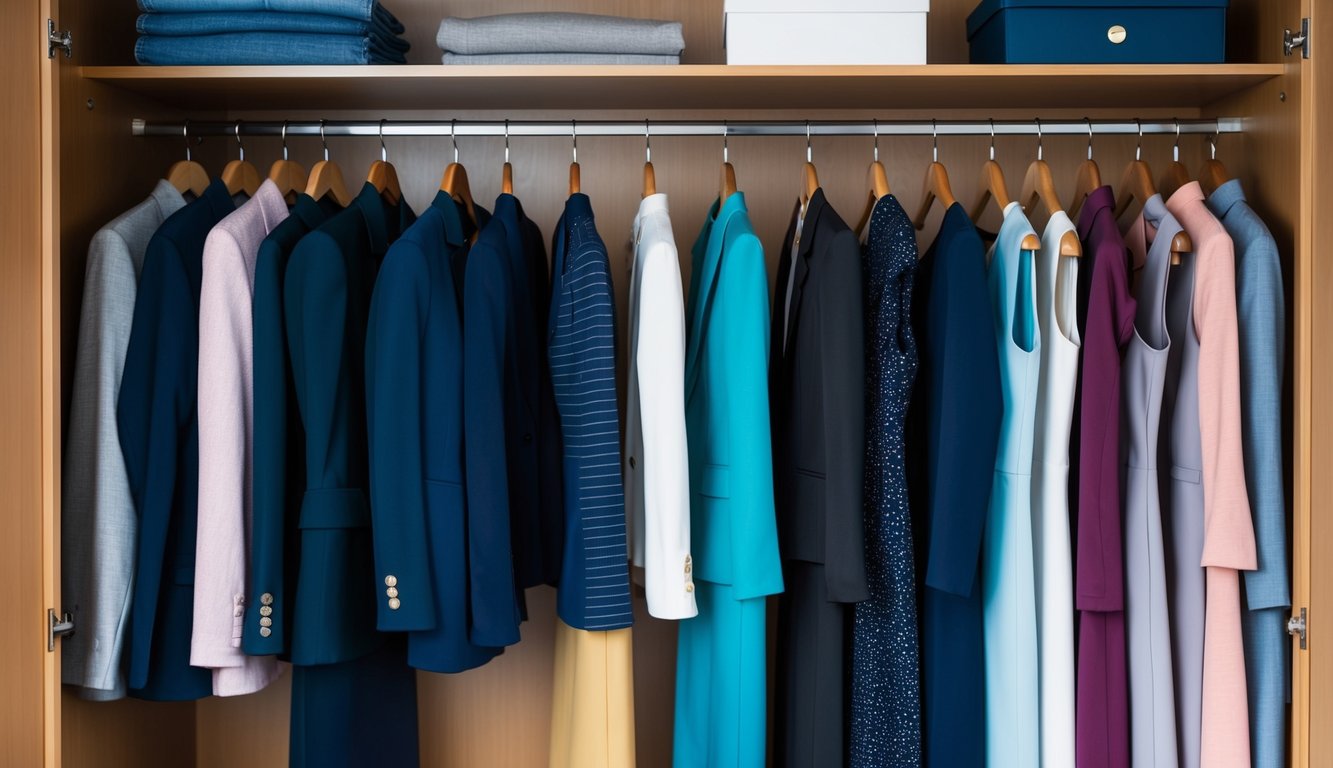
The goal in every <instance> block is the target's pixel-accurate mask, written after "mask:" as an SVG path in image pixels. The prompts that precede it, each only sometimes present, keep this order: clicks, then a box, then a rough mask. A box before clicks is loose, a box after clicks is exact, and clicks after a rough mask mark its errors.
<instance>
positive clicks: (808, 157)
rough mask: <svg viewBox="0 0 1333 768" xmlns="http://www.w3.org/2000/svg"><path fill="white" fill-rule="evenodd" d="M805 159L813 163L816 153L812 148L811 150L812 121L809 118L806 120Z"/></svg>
mask: <svg viewBox="0 0 1333 768" xmlns="http://www.w3.org/2000/svg"><path fill="white" fill-rule="evenodd" d="M805 161H806V162H807V163H813V162H814V154H813V153H812V152H811V150H810V121H809V120H806V121H805Z"/></svg>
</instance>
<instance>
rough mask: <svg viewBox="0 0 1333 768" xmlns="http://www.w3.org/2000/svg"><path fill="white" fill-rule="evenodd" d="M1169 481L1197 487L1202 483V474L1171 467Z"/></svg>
mask: <svg viewBox="0 0 1333 768" xmlns="http://www.w3.org/2000/svg"><path fill="white" fill-rule="evenodd" d="M1171 479H1172V480H1180V481H1181V482H1185V483H1190V484H1192V485H1198V484H1199V483H1202V482H1203V472H1201V471H1200V470H1197V469H1187V468H1185V467H1176V466H1173V467H1171Z"/></svg>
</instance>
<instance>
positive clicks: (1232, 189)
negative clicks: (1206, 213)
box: [1208, 179, 1246, 219]
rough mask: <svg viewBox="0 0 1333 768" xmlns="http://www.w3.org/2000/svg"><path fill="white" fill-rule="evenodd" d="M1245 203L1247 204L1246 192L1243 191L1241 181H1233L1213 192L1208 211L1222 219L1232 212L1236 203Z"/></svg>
mask: <svg viewBox="0 0 1333 768" xmlns="http://www.w3.org/2000/svg"><path fill="white" fill-rule="evenodd" d="M1243 202H1246V200H1245V191H1244V190H1243V189H1241V186H1240V179H1232V180H1231V181H1228V182H1226V183H1225V184H1223V185H1222V186H1220V187H1218V188H1217V189H1215V190H1213V194H1211V195H1209V197H1208V210H1210V211H1212V212H1213V215H1214V216H1216V217H1217V218H1219V219H1221V218H1225V217H1226V215H1227V214H1228V213H1230V212H1231V209H1232V208H1234V207H1235V205H1236V203H1243Z"/></svg>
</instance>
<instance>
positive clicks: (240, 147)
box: [236, 120, 245, 162]
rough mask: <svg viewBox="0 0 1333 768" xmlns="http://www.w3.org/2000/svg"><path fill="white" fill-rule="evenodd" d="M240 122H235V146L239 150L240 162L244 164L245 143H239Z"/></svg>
mask: <svg viewBox="0 0 1333 768" xmlns="http://www.w3.org/2000/svg"><path fill="white" fill-rule="evenodd" d="M241 122H242V121H241V120H237V121H236V146H237V147H238V148H239V149H240V153H241V162H245V143H244V142H242V141H241Z"/></svg>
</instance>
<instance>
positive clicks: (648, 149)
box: [643, 120, 657, 197]
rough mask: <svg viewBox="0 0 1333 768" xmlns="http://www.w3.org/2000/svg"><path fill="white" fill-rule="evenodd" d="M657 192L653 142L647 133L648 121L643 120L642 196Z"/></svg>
mask: <svg viewBox="0 0 1333 768" xmlns="http://www.w3.org/2000/svg"><path fill="white" fill-rule="evenodd" d="M655 194H657V172H656V171H654V170H653V144H652V139H651V137H649V135H648V121H647V120H644V121H643V196H644V197H650V196H652V195H655Z"/></svg>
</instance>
